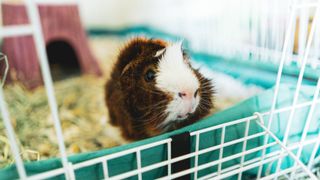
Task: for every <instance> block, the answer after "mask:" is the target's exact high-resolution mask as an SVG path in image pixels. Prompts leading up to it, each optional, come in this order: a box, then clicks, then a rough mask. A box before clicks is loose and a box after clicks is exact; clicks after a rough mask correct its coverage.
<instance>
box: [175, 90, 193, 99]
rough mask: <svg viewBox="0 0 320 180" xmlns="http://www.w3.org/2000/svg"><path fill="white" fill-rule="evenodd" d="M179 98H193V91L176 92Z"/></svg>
mask: <svg viewBox="0 0 320 180" xmlns="http://www.w3.org/2000/svg"><path fill="white" fill-rule="evenodd" d="M178 95H179V97H180V98H181V99H185V100H191V99H192V98H193V93H192V92H191V91H181V92H179V93H178Z"/></svg>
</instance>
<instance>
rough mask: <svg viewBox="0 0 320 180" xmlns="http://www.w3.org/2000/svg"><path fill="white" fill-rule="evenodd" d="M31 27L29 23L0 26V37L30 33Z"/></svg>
mask: <svg viewBox="0 0 320 180" xmlns="http://www.w3.org/2000/svg"><path fill="white" fill-rule="evenodd" d="M32 33H33V28H32V26H31V25H8V26H6V27H1V28H0V37H2V38H4V37H14V36H15V37H16V36H26V35H32Z"/></svg>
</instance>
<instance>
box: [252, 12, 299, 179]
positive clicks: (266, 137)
mask: <svg viewBox="0 0 320 180" xmlns="http://www.w3.org/2000/svg"><path fill="white" fill-rule="evenodd" d="M294 17H295V9H291V13H290V18H289V24H288V27H287V30H286V37H285V41H284V45H283V53H282V56H281V60H280V65H279V69H278V74H277V79H276V84H275V88H274V94H273V99H272V105H271V109H270V116H269V120H268V125H267V127H268V129H270V128H271V124H272V121H273V115H274V111H275V107H276V103H277V99H278V93H279V88H280V82H281V77H282V70H283V66H284V63H285V60H286V54H287V53H286V52H287V49H288V47H289V40H290V39H291V38H290V36H291V35H292V33H291V31H292V29H293V22H294V21H295V18H294ZM268 141H269V135H268V134H267V136H265V139H264V144H267V143H268ZM265 154H266V149H263V151H262V155H261V159H264V158H265V157H264V156H265ZM262 168H263V164H261V165H260V167H259V170H258V176H257V178H258V179H259V178H260V177H261V173H262Z"/></svg>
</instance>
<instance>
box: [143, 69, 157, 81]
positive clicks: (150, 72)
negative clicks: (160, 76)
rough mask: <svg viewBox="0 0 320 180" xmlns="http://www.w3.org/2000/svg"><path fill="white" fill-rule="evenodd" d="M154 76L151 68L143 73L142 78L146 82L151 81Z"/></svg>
mask: <svg viewBox="0 0 320 180" xmlns="http://www.w3.org/2000/svg"><path fill="white" fill-rule="evenodd" d="M155 77H156V73H155V72H154V71H153V70H151V69H150V70H148V71H147V73H146V74H145V75H144V79H145V80H146V81H147V82H150V81H152V80H153V79H154V78H155Z"/></svg>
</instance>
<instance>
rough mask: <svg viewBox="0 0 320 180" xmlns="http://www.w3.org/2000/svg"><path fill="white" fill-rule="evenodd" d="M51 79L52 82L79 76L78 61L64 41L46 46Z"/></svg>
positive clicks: (72, 50)
mask: <svg viewBox="0 0 320 180" xmlns="http://www.w3.org/2000/svg"><path fill="white" fill-rule="evenodd" d="M46 50H47V55H48V60H49V65H50V70H51V75H52V79H53V80H54V81H59V80H63V79H66V78H70V77H74V76H79V75H80V74H81V70H80V64H79V59H78V57H77V54H76V52H75V50H74V49H73V47H72V46H71V45H70V44H69V43H68V42H66V41H64V40H55V41H51V42H49V43H48V44H47V46H46Z"/></svg>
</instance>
